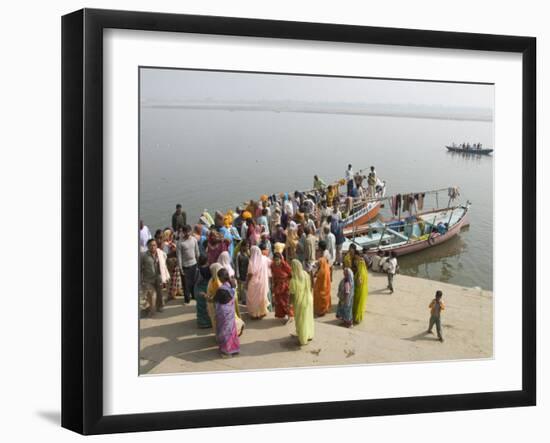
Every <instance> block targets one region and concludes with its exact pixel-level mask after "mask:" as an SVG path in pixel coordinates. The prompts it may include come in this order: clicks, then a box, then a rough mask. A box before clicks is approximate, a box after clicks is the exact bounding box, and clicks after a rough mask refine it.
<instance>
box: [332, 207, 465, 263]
mask: <svg viewBox="0 0 550 443" xmlns="http://www.w3.org/2000/svg"><path fill="white" fill-rule="evenodd" d="M469 209H470V203H469V202H468V203H466V205H460V206H454V207H449V208H444V209H435V210H432V211H426V212H423V213H420V214H417V215H414V216H410V217H407V218H405V219H402V220H399V219H390V220H384V221H381V220H377V221H375V222H373V223H370V224H367V225H364V226H360V227H357V228H356V229H354V230H353V232H352V233H351V234H350V232H349V231H348V232H347V240H346V241H345V243H344V244H343V247H342V249H343V250H344V251H347V250H348V249H349V247H350V245H351V244H353V243H354V244H355V245H357V247H358V248H364V247H367V248H369V249H370V251H369V254H371V255H374V254H376V253H377V251H378V250H381V251H384V252H385V251H393V252H395V253H396V254H397V255H398V256H399V255H405V254H410V253H413V252H417V251H421V250H423V249H426V248H431V247H433V246H436V245H438V244H440V243H443V242H445V241H447V240H449V239H450V238H452V237H454V236H455V235H457V234H458V233H459V232H460V230H461V228H462V227H464V226H467V225H468V224H469V222H468V217H467V216H468V211H469Z"/></svg>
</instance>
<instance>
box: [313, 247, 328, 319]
mask: <svg viewBox="0 0 550 443" xmlns="http://www.w3.org/2000/svg"><path fill="white" fill-rule="evenodd" d="M323 247H325V248H326V244H324V241H320V242H319V248H320V249H321V251H322V252H323ZM330 286H331V281H330V265H329V263H328V259H327V257H326V254H323V255H322V256H321V258H320V259H319V260H318V261H317V272H316V276H315V284H314V285H313V310H314V312H315V315H316V316H318V317H322V316H323V315H325V314H326V313H327V312H328V311H329V309H330Z"/></svg>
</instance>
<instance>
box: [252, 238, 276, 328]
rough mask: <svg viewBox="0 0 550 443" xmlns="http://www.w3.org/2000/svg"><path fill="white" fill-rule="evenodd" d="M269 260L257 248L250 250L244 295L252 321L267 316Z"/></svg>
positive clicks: (253, 247)
mask: <svg viewBox="0 0 550 443" xmlns="http://www.w3.org/2000/svg"><path fill="white" fill-rule="evenodd" d="M270 265H271V260H270V259H269V258H268V257H266V256H264V255H263V254H262V252H261V251H260V248H258V247H257V246H252V247H251V248H250V261H249V262H248V291H247V293H246V309H247V311H248V315H250V316H251V317H252V318H254V319H259V318H263V317H265V316H266V315H267V312H268V311H267V307H268V305H269V299H268V296H267V293H268V291H269V268H270Z"/></svg>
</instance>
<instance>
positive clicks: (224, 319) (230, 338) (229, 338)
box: [214, 268, 240, 357]
mask: <svg viewBox="0 0 550 443" xmlns="http://www.w3.org/2000/svg"><path fill="white" fill-rule="evenodd" d="M218 280H220V282H221V283H222V285H221V286H220V288H219V289H218V290H217V292H216V295H215V296H214V303H215V307H216V340H217V342H218V346H219V347H220V352H221V354H222V357H228V356H232V355H234V354H238V353H239V351H240V341H239V335H238V332H237V324H236V321H235V289H233V288H232V287H231V283H230V280H229V273H228V272H227V270H226V269H225V268H222V269H220V270H219V271H218Z"/></svg>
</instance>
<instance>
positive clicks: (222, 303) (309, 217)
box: [140, 165, 374, 356]
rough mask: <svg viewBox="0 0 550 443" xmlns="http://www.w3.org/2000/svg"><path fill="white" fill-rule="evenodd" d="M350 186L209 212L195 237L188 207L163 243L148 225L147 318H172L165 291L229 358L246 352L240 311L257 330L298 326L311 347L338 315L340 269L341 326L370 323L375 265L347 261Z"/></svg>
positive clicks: (144, 243)
mask: <svg viewBox="0 0 550 443" xmlns="http://www.w3.org/2000/svg"><path fill="white" fill-rule="evenodd" d="M350 166H351V165H350ZM371 172H372V173H374V168H371ZM352 177H353V175H352ZM369 183H370V182H369ZM343 184H346V183H345V182H344V183H342V182H338V183H335V184H333V185H329V186H326V185H325V184H324V182H323V181H322V180H321V179H319V177H318V176H315V177H314V183H313V185H314V186H313V190H312V191H310V192H307V193H302V192H298V191H296V192H295V193H294V194H293V195H289V194H280V195H271V196H268V195H262V196H261V197H260V199H259V200H257V201H254V200H250V201H249V202H248V203H246V205H243V207H237V208H236V209H235V211H233V210H229V211H227V212H226V213H225V214H224V213H221V212H216V213H215V215H214V217H212V216H211V215H210V214H209V213H208V212H206V211H205V212H204V213H202V214H201V215H200V217H199V222H198V223H197V224H196V225H195V226H194V227H191V226H190V225H188V224H187V216H186V213H185V212H184V211H183V210H182V207H181V205H179V204H178V205H177V206H176V211H175V213H174V214H173V216H172V224H171V227H168V228H166V229H164V230H158V231H156V232H155V235H154V236H152V235H151V233H150V231H149V229H148V228H147V226H144V224H143V222H140V245H141V272H140V276H141V283H142V288H143V294H144V297H145V299H146V300H147V305H148V306H147V308H146V309H145V311H144V312H145V314H146V315H149V316H152V315H154V313H155V311H162V309H163V306H164V301H163V296H162V288H163V287H165V288H166V291H167V294H168V298H172V297H176V296H178V295H180V296H183V297H184V302H185V303H186V304H188V303H190V301H191V300H192V299H194V300H195V302H196V315H197V326H198V327H199V328H212V329H213V331H214V333H215V335H216V340H217V343H218V346H219V349H220V352H221V354H222V356H231V355H234V354H237V353H238V352H239V350H240V343H239V336H240V335H241V334H242V333H243V330H244V327H245V325H244V321H243V315H242V313H241V312H240V311H241V309H242V308H241V307H240V306H239V305H241V306H246V314H247V315H248V318H250V319H251V320H259V319H262V318H264V317H265V316H266V315H268V313H269V312H273V311H274V315H275V317H276V318H279V319H281V321H282V322H283V323H288V322H289V321H294V323H295V327H296V337H297V339H298V342H299V343H300V344H301V345H305V344H307V343H308V342H309V341H310V340H312V339H313V338H314V334H315V327H314V317H315V316H324V315H326V314H327V313H328V312H329V311H330V308H331V304H332V299H331V298H332V294H331V287H332V278H333V268H334V266H342V267H343V278H342V280H341V282H340V284H339V286H338V294H337V295H338V306H337V309H336V317H337V318H339V319H340V320H341V322H342V325H344V326H346V327H352V326H353V324H358V323H360V322H361V321H362V320H363V316H364V312H365V308H366V302H367V297H368V271H367V269H368V267H369V266H371V265H372V259H371V258H370V257H369V256H368V255H363V254H359V253H357V251H356V249H355V247H352V248H350V250H349V252H348V253H347V254H346V255H345V256H344V257H343V256H342V245H343V243H344V241H345V238H344V234H343V229H344V224H343V215H342V213H341V210H340V208H341V203H342V202H343V201H344V199H345V198H347V197H349V195H344V196H340V194H339V192H338V188H339V186H341V185H343ZM347 186H348V191H350V187H349V183H348V184H347ZM357 188H360V189H363V188H362V184H361V183H359V182H358V181H355V179H354V180H353V184H352V187H351V192H356V191H353V190H354V189H357ZM335 190H336V192H335ZM363 191H365V190H364V189H363ZM363 191H361V192H363ZM365 192H369V191H365ZM373 192H374V191H373ZM329 203H330V204H329ZM352 246H354V245H352Z"/></svg>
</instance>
